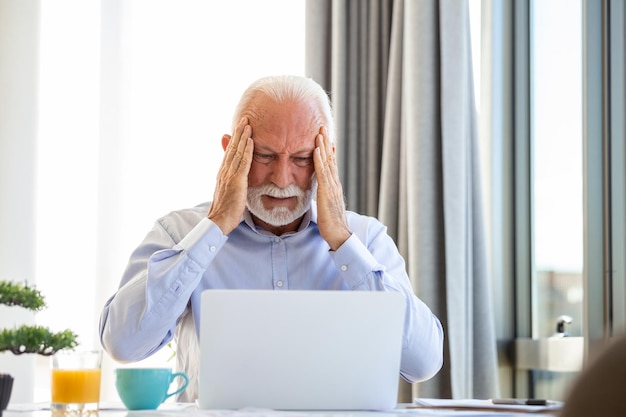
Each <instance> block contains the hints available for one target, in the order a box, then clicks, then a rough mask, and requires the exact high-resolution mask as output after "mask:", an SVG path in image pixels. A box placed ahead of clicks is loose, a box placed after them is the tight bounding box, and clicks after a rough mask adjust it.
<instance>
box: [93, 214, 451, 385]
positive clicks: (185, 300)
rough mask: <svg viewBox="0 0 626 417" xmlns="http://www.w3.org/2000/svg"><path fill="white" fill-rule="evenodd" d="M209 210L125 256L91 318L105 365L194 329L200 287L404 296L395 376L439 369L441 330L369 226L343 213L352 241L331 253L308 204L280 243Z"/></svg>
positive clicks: (247, 218) (385, 238)
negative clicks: (219, 219)
mask: <svg viewBox="0 0 626 417" xmlns="http://www.w3.org/2000/svg"><path fill="white" fill-rule="evenodd" d="M209 207H210V203H205V204H202V205H200V206H197V207H194V208H191V209H186V210H180V211H175V212H172V213H170V214H168V215H166V216H164V217H162V218H160V219H159V220H158V221H157V222H156V223H155V225H154V228H153V229H152V230H151V231H150V232H149V233H148V235H147V236H146V238H145V239H144V241H143V242H142V243H141V245H140V246H139V247H138V248H137V249H136V250H135V251H134V252H133V253H132V255H131V257H130V260H129V263H128V266H127V269H126V271H125V273H124V275H123V277H122V280H121V283H120V288H119V289H118V291H117V292H116V293H115V294H114V295H113V296H112V297H111V298H110V299H109V300H108V301H107V303H106V305H105V307H104V309H103V311H102V315H101V318H100V337H101V342H102V345H103V347H104V348H105V350H106V351H107V352H108V353H109V354H110V355H111V356H112V357H113V358H114V359H116V360H118V361H136V360H141V359H144V358H146V357H148V356H150V355H151V354H153V353H155V352H156V351H157V350H159V349H160V348H161V347H163V346H165V345H166V344H167V343H168V342H169V341H170V340H171V339H172V338H173V336H174V334H175V330H176V326H177V323H179V321H180V319H181V317H182V316H183V315H184V314H186V313H191V314H192V315H193V319H194V322H195V325H196V332H198V330H199V319H200V298H201V297H200V296H201V294H202V292H203V291H204V290H206V289H223V288H227V289H265V290H274V291H288V290H347V291H350V290H363V291H396V292H400V293H402V294H404V295H405V297H406V300H407V307H406V318H405V325H404V339H403V351H402V359H401V375H402V376H403V377H404V378H405V379H406V380H408V381H410V382H414V381H419V380H425V379H428V378H430V377H432V376H433V375H434V374H435V373H437V371H438V370H439V369H440V368H441V365H442V363H443V330H442V327H441V323H440V322H439V320H438V319H437V317H436V316H435V315H434V314H433V313H432V312H431V310H430V309H429V308H428V307H427V306H426V304H424V303H423V302H422V301H421V300H420V299H419V298H417V297H416V296H415V294H414V292H413V289H412V287H411V284H410V281H409V278H408V276H407V273H406V268H405V263H404V260H403V258H402V257H401V256H400V254H399V252H398V250H397V248H396V245H395V243H394V242H393V240H392V239H391V238H390V237H389V235H388V234H387V232H386V227H385V226H384V225H382V224H381V223H380V222H379V221H378V220H376V219H374V218H372V217H367V216H363V215H359V214H356V213H354V212H347V214H346V215H347V219H348V224H349V227H350V230H351V231H352V235H351V237H350V238H349V239H348V240H347V241H346V242H345V243H344V244H343V245H342V246H341V247H340V248H339V249H338V250H337V251H331V250H330V247H329V246H328V244H327V243H326V241H325V240H324V239H323V238H322V237H321V236H320V233H319V229H318V227H317V206H316V205H315V202H312V207H311V210H309V211H308V212H307V214H306V215H305V217H304V219H303V221H302V223H301V225H300V228H299V229H298V231H296V232H294V233H290V234H286V235H283V236H276V235H273V234H271V233H269V232H267V231H265V230H264V229H261V228H259V227H256V226H255V224H254V222H253V221H252V218H251V215H250V213H249V212H248V211H246V212H245V214H244V218H243V219H242V221H241V223H240V224H239V226H238V227H237V228H235V229H234V230H233V231H232V232H231V233H230V234H229V235H228V236H225V235H224V234H222V231H221V229H220V228H219V227H218V226H217V225H215V224H214V223H213V222H212V221H211V220H209V219H208V218H207V213H208V211H209ZM242 308H245V306H242Z"/></svg>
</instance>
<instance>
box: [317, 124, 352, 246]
mask: <svg viewBox="0 0 626 417" xmlns="http://www.w3.org/2000/svg"><path fill="white" fill-rule="evenodd" d="M315 145H316V146H317V147H316V148H315V152H314V155H313V163H314V165H315V176H316V177H317V184H318V185H317V225H318V227H319V229H320V234H321V235H322V237H323V238H324V240H326V242H328V244H329V245H330V249H331V250H337V249H339V247H340V246H341V245H343V243H344V242H345V241H346V240H348V238H349V237H350V235H351V234H352V232H351V231H350V228H349V227H348V221H347V220H346V213H345V212H346V206H345V201H344V197H343V188H342V186H341V182H340V181H339V172H338V169H337V160H336V158H335V147H334V145H333V144H331V143H330V138H329V137H328V132H327V131H326V128H325V127H322V128H320V133H319V134H318V135H317V137H316V138H315Z"/></svg>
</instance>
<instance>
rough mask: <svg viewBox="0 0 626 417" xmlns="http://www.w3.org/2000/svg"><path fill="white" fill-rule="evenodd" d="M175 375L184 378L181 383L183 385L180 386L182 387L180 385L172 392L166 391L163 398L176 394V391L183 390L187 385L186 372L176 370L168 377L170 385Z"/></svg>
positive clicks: (187, 377)
mask: <svg viewBox="0 0 626 417" xmlns="http://www.w3.org/2000/svg"><path fill="white" fill-rule="evenodd" d="M177 376H179V377H181V378H182V379H184V380H185V382H184V383H183V386H182V387H180V388H178V389H177V390H176V391H174V392H171V393H167V394H166V395H165V399H167V398H169V397H171V396H172V395H176V394H178V393H180V392H183V391H184V390H185V388H187V385H189V376H187V374H186V373H184V372H176V373H173V374H172V376H171V377H170V385H171V384H172V382H174V380H175V379H176V377H177ZM164 401H165V400H164Z"/></svg>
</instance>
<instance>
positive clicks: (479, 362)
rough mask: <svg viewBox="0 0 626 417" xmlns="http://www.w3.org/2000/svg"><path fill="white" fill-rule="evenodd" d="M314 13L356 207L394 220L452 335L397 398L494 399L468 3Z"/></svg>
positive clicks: (358, 1) (335, 2)
mask: <svg viewBox="0 0 626 417" xmlns="http://www.w3.org/2000/svg"><path fill="white" fill-rule="evenodd" d="M306 19H307V27H306V30H307V45H306V60H307V62H306V71H307V75H308V76H310V77H312V78H314V79H315V80H317V81H318V82H319V83H321V84H322V85H323V86H324V87H325V88H326V89H327V91H329V93H330V95H331V99H332V101H333V106H334V108H335V114H336V118H337V132H336V135H337V152H338V160H339V164H340V167H339V168H340V175H341V177H342V181H343V185H344V191H345V194H346V199H347V204H348V208H349V209H351V210H354V211H358V212H361V213H364V214H369V215H372V216H376V217H378V218H379V219H380V220H381V221H382V222H383V223H385V224H386V225H387V226H388V228H389V232H390V234H391V236H392V237H394V239H395V240H396V242H397V244H398V247H399V249H400V252H401V253H402V255H403V256H404V258H405V260H406V261H407V266H408V270H409V275H410V276H411V279H412V280H413V285H414V288H415V291H416V293H417V295H418V296H419V297H420V298H421V299H423V300H424V301H425V302H426V303H427V304H428V305H429V306H430V307H431V308H432V309H433V311H434V312H435V314H437V316H438V317H439V318H440V319H441V321H442V324H443V327H444V331H445V333H446V347H445V357H444V360H445V363H444V367H443V369H442V370H441V371H440V373H439V374H438V375H437V376H436V377H435V378H433V379H431V380H429V381H426V382H422V383H419V384H415V385H416V386H415V387H411V386H409V385H408V384H404V385H402V386H401V392H400V395H399V400H400V401H405V402H406V401H411V399H412V396H414V395H417V396H421V397H439V398H492V397H496V396H497V394H498V381H497V356H496V340H495V331H494V320H493V313H492V307H491V306H492V300H491V293H490V283H489V276H488V268H487V253H486V231H485V228H484V225H483V211H482V207H481V191H480V174H479V161H478V149H477V146H478V137H477V135H478V134H477V122H476V111H475V105H474V92H473V89H474V87H473V81H472V67H471V50H470V35H469V33H470V32H469V9H468V4H467V2H466V1H465V0H439V1H437V0H308V2H307V7H306Z"/></svg>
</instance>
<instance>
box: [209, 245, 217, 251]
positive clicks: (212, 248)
mask: <svg viewBox="0 0 626 417" xmlns="http://www.w3.org/2000/svg"><path fill="white" fill-rule="evenodd" d="M215 249H217V248H216V247H215V246H209V250H210V251H211V252H215Z"/></svg>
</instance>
